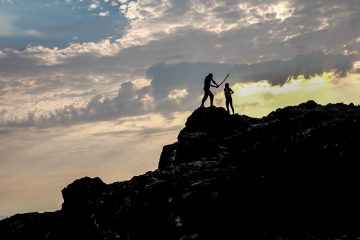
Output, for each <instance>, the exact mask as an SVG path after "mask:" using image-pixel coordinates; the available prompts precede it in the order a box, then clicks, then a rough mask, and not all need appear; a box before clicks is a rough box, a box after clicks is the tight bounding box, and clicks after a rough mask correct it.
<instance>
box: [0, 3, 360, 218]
mask: <svg viewBox="0 0 360 240" xmlns="http://www.w3.org/2000/svg"><path fill="white" fill-rule="evenodd" d="M359 12H360V2H359V1H358V0H344V1H338V0H316V1H308V0H142V1H141V0H138V1H133V0H32V1H28V0H0V139H1V140H0V156H1V157H0V179H1V181H0V218H1V217H4V216H10V215H12V214H15V213H22V212H32V211H39V212H43V211H54V210H57V209H60V208H61V203H62V197H61V189H63V188H64V187H66V186H67V185H68V184H70V183H71V182H72V181H74V180H75V179H77V178H81V177H84V176H90V177H95V176H98V177H100V178H101V179H102V180H103V181H104V182H106V183H111V182H114V181H122V180H127V179H130V178H131V177H132V176H135V175H139V174H143V173H145V172H146V171H152V170H155V169H156V168H157V164H158V160H159V156H160V153H161V150H162V147H163V146H164V145H166V144H171V143H173V142H175V141H176V138H177V135H178V132H179V130H181V129H182V128H183V127H184V124H185V121H186V119H187V117H188V116H189V115H190V114H191V112H192V111H193V110H195V109H196V108H198V107H199V106H200V103H201V98H202V95H203V90H202V88H203V81H204V78H205V76H206V75H207V74H208V73H213V75H214V79H215V81H217V82H221V81H222V80H223V78H224V77H225V76H226V74H228V73H229V74H230V76H229V78H228V79H227V82H228V83H229V84H230V87H231V88H232V89H233V90H234V92H235V93H234V94H233V102H234V107H235V112H236V113H238V114H245V115H248V116H251V117H258V118H259V117H262V116H265V115H267V114H268V113H270V112H271V111H274V110H276V109H277V108H279V107H284V106H288V105H296V104H299V103H301V102H305V101H307V100H309V99H312V100H315V101H316V102H318V103H320V104H328V103H337V102H344V103H354V104H359V103H360V100H359V97H358V94H359V92H360V28H359V27H358V26H359V25H360V15H359V14H358V13H359ZM212 91H213V93H214V95H215V105H216V106H222V107H224V105H225V103H224V96H223V86H221V87H220V88H218V89H216V88H214V89H212ZM208 105H209V101H207V102H206V106H208Z"/></svg>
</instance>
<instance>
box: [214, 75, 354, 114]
mask: <svg viewBox="0 0 360 240" xmlns="http://www.w3.org/2000/svg"><path fill="white" fill-rule="evenodd" d="M230 87H231V88H232V89H233V90H234V92H235V93H234V94H233V104H234V108H235V111H236V112H237V113H238V114H245V115H249V116H251V117H263V116H265V115H267V114H269V113H270V112H272V111H274V110H276V109H277V108H280V107H285V106H289V105H297V104H299V103H302V102H305V101H307V100H310V99H311V100H314V101H316V102H317V103H320V104H327V103H337V102H344V103H351V102H352V103H354V104H359V103H360V99H359V96H358V95H359V91H360V74H357V73H349V74H347V76H345V77H341V76H338V75H337V74H335V73H333V72H325V73H323V74H321V75H315V76H312V77H309V78H305V77H304V76H298V77H296V78H295V77H292V78H289V79H288V80H287V81H286V82H285V83H284V84H283V85H271V84H270V83H269V82H268V81H267V80H263V81H259V82H251V83H236V84H234V85H232V86H230ZM215 99H217V101H216V104H217V105H218V106H224V107H225V98H224V96H223V92H222V91H218V93H217V94H216V96H215Z"/></svg>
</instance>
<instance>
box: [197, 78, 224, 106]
mask: <svg viewBox="0 0 360 240" xmlns="http://www.w3.org/2000/svg"><path fill="white" fill-rule="evenodd" d="M211 82H213V83H215V84H216V86H215V85H211ZM210 87H216V88H218V87H219V84H217V83H216V82H215V80H214V79H213V74H212V73H209V74H208V75H207V76H206V77H205V80H204V97H203V99H202V101H201V106H200V107H204V103H205V101H206V99H207V97H208V96H209V97H210V107H213V106H214V105H213V101H214V94H213V93H212V92H211V91H210Z"/></svg>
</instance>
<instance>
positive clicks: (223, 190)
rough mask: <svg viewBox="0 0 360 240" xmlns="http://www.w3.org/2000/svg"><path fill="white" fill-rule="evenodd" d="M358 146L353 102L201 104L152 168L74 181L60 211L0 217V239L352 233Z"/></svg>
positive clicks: (357, 233)
mask: <svg viewBox="0 0 360 240" xmlns="http://www.w3.org/2000/svg"><path fill="white" fill-rule="evenodd" d="M359 143H360V107H359V106H354V105H353V104H350V105H346V104H328V105H326V106H322V105H319V104H317V103H316V102H314V101H308V102H306V103H302V104H300V105H298V106H289V107H285V108H282V109H277V110H276V111H274V112H272V113H270V114H269V115H268V116H266V117H263V118H261V119H256V118H250V117H247V116H242V115H229V114H228V113H227V112H226V111H225V110H224V109H222V108H199V109H197V110H195V111H194V113H193V114H192V115H191V116H190V117H189V118H188V120H187V122H186V127H185V128H184V129H183V130H182V131H181V132H180V133H179V136H178V142H176V143H174V144H171V145H167V146H165V147H164V148H163V152H162V154H161V157H160V161H159V168H158V170H156V171H152V172H147V173H145V174H143V175H140V176H136V177H133V178H132V179H131V180H129V181H124V182H116V183H112V184H109V185H106V184H105V183H103V182H102V181H101V180H100V179H99V178H93V179H92V178H83V179H79V180H76V181H75V182H74V183H72V184H70V185H69V186H68V187H67V188H65V189H64V190H63V191H62V193H63V197H64V203H63V206H62V210H60V211H58V212H55V213H46V214H23V215H15V216H13V217H11V218H8V219H5V220H3V221H0V232H1V234H2V235H1V239H30V238H31V239H80V238H84V239H131V240H134V239H166V240H171V239H281V238H282V239H358V238H359V237H360V230H359V228H358V226H359V224H360V221H359V220H358V219H357V216H358V215H359V214H360V204H359V202H360V196H359V194H358V192H359V190H358V189H359V186H360V174H358V173H359V170H360V164H359V161H358V156H357V147H358V146H359Z"/></svg>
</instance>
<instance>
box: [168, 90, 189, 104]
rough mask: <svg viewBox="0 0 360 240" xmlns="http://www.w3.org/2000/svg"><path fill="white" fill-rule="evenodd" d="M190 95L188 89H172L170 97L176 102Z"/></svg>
mask: <svg viewBox="0 0 360 240" xmlns="http://www.w3.org/2000/svg"><path fill="white" fill-rule="evenodd" d="M187 95H189V92H188V91H187V89H173V90H171V91H170V93H169V95H168V97H169V98H170V99H172V100H175V101H176V102H180V100H181V99H182V98H184V97H186V96H187Z"/></svg>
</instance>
